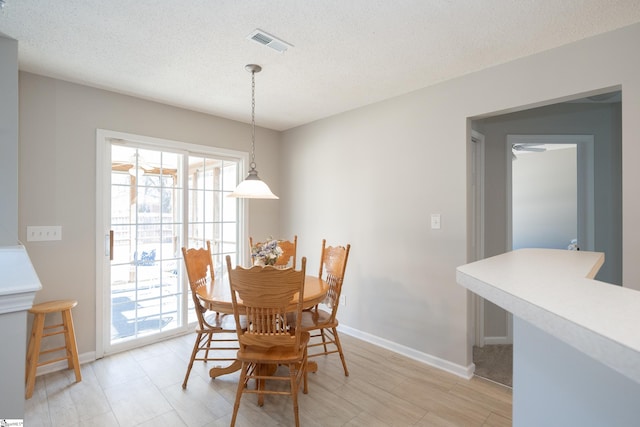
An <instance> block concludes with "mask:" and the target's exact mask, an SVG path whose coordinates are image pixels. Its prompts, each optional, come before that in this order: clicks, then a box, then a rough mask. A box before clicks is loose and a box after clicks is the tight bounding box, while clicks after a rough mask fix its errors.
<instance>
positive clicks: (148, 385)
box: [24, 335, 512, 427]
mask: <svg viewBox="0 0 640 427" xmlns="http://www.w3.org/2000/svg"><path fill="white" fill-rule="evenodd" d="M194 338H195V336H194V335H185V336H182V337H178V338H174V339H171V340H168V341H164V342H161V343H157V344H153V345H149V346H146V347H143V348H139V349H135V350H131V351H128V352H125V353H120V354H116V355H113V356H109V357H105V358H103V359H100V360H97V361H95V362H92V363H87V364H84V365H82V375H83V380H82V382H80V383H74V376H73V372H72V371H61V372H55V373H51V374H47V375H43V376H39V377H38V378H37V380H36V388H35V392H34V395H33V397H32V398H31V399H29V400H27V401H26V402H25V410H26V413H25V420H24V425H25V426H28V427H37V426H55V427H57V426H64V427H72V426H109V427H113V426H153V427H162V426H167V427H176V426H228V425H229V423H230V420H231V414H232V411H233V401H234V398H235V390H236V385H237V380H238V374H237V373H235V374H230V375H227V376H224V377H220V378H216V379H214V380H211V379H210V378H209V376H208V368H207V367H206V365H205V364H204V363H202V362H196V363H195V364H194V368H193V370H192V372H191V376H190V379H189V384H188V387H187V389H186V390H183V389H182V387H181V384H182V380H183V377H184V374H185V370H186V366H187V362H188V359H189V356H190V352H191V346H192V345H193V340H194ZM342 339H343V341H344V342H343V346H344V347H345V352H346V354H345V355H346V358H347V364H348V367H349V371H350V376H349V377H345V376H344V373H343V371H342V366H341V365H340V361H339V358H338V357H337V356H336V355H330V356H321V357H318V358H314V360H316V361H317V362H318V366H319V369H318V372H317V373H315V374H309V394H307V395H304V394H302V393H301V394H300V398H299V406H300V422H301V425H303V426H366V427H375V426H391V425H393V426H510V425H511V399H512V397H511V389H509V388H507V387H503V386H500V385H497V384H495V383H492V382H489V381H486V380H482V379H479V378H474V379H472V380H470V381H467V380H465V379H462V378H459V377H457V376H455V375H452V374H449V373H446V372H443V371H440V370H438V369H435V368H432V367H429V366H427V365H424V364H422V363H419V362H416V361H413V360H411V359H408V358H405V357H403V356H400V355H398V354H396V353H393V352H391V351H388V350H385V349H382V348H379V347H376V346H374V345H371V344H368V343H365V342H363V341H360V340H358V339H355V338H353V337H350V336H346V335H343V336H342ZM237 425H238V426H252V427H253V426H290V425H293V410H292V407H291V400H290V398H289V397H287V396H267V397H266V398H265V404H264V406H263V407H258V406H257V405H256V402H255V396H252V395H248V396H247V395H245V396H244V397H243V400H242V403H241V405H240V411H239V414H238V422H237Z"/></svg>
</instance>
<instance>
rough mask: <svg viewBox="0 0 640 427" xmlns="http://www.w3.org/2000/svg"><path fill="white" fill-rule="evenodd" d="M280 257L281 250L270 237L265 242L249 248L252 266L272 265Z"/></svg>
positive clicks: (276, 242)
mask: <svg viewBox="0 0 640 427" xmlns="http://www.w3.org/2000/svg"><path fill="white" fill-rule="evenodd" d="M280 255H282V249H281V248H280V246H279V245H278V241H277V240H273V239H272V238H271V237H269V239H267V241H266V242H264V243H258V244H256V245H254V246H252V247H251V259H252V260H253V265H262V266H265V265H274V264H275V263H276V260H277V259H278V257H279V256H280Z"/></svg>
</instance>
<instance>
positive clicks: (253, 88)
mask: <svg viewBox="0 0 640 427" xmlns="http://www.w3.org/2000/svg"><path fill="white" fill-rule="evenodd" d="M249 167H250V168H251V169H255V168H256V72H255V71H251V163H250V164H249Z"/></svg>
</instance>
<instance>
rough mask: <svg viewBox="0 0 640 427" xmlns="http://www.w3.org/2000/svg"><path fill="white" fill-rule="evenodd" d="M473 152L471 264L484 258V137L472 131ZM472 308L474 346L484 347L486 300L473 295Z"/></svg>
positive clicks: (471, 144) (470, 145) (470, 143)
mask: <svg viewBox="0 0 640 427" xmlns="http://www.w3.org/2000/svg"><path fill="white" fill-rule="evenodd" d="M469 148H470V150H471V195H470V196H471V233H470V235H471V242H470V244H471V250H470V254H469V256H470V259H469V262H472V261H477V260H481V259H483V258H484V167H485V160H484V152H485V141H484V135H483V134H481V133H480V132H477V131H475V130H471V137H470V138H469ZM471 307H472V308H473V311H474V315H473V318H474V325H475V327H474V340H473V342H474V345H476V346H478V347H483V346H484V299H483V298H482V297H481V296H479V295H477V294H475V293H473V292H472V293H471Z"/></svg>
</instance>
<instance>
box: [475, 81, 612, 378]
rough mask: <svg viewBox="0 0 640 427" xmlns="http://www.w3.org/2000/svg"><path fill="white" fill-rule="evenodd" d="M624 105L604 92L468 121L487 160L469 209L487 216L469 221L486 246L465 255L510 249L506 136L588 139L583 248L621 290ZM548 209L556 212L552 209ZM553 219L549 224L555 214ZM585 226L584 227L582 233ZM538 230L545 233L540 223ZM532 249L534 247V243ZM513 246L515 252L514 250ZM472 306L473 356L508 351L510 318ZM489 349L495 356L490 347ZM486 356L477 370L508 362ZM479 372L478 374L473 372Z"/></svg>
mask: <svg viewBox="0 0 640 427" xmlns="http://www.w3.org/2000/svg"><path fill="white" fill-rule="evenodd" d="M621 98H622V96H621V92H620V91H618V90H614V91H607V92H606V93H601V94H598V95H595V96H588V97H580V98H576V99H574V100H571V101H568V102H562V103H556V104H551V105H548V106H544V107H537V108H533V109H527V110H522V111H518V112H514V113H509V114H503V115H499V116H493V117H488V118H482V119H475V120H472V129H473V130H474V131H475V132H477V133H478V134H481V135H482V137H483V139H484V145H485V147H484V151H485V154H484V156H481V158H482V159H483V164H482V167H481V168H480V169H482V170H484V175H483V177H482V178H483V181H484V183H483V185H482V187H483V192H482V194H483V197H484V198H483V200H482V203H473V204H471V206H484V209H483V210H482V212H475V213H470V214H471V215H472V217H473V218H482V219H481V221H480V222H479V224H478V226H479V227H481V228H482V232H481V233H475V234H479V235H482V236H483V237H484V243H483V247H482V250H481V251H477V250H476V251H470V253H473V254H478V253H481V254H482V256H483V257H490V256H494V255H498V254H500V253H504V252H506V251H508V250H510V249H511V245H512V244H513V240H512V238H513V228H512V224H511V222H510V215H511V212H512V211H511V209H510V197H511V195H510V191H509V189H510V185H511V177H510V176H509V171H508V167H507V166H508V165H509V164H510V162H512V158H513V153H514V151H513V150H512V146H511V145H508V144H507V136H508V135H544V136H545V137H548V136H549V135H552V134H557V135H590V136H592V138H593V173H594V176H595V177H596V178H597V179H594V185H593V188H592V189H591V190H589V191H590V193H591V195H592V197H593V205H592V208H593V213H592V215H593V218H592V223H593V232H592V236H591V239H592V241H591V243H589V242H586V241H585V245H583V246H582V248H588V249H592V250H596V251H599V252H604V253H605V265H604V266H603V267H602V269H601V270H600V272H599V273H598V275H597V277H596V279H598V280H603V281H606V282H609V283H613V284H618V285H619V284H621V281H622V226H621V224H622V203H621V200H622V196H621V194H622V175H621V164H622V137H621V134H622V121H621V110H622V101H621ZM516 156H517V153H516ZM471 157H473V156H471ZM477 158H480V157H478V156H476V161H477ZM476 168H477V166H472V167H471V169H470V173H471V172H472V171H473V170H475V169H476ZM471 175H472V173H471ZM584 179H585V178H584V177H581V178H578V177H576V180H577V181H576V184H578V183H584ZM473 187H474V185H473V184H472V186H471V187H470V191H473ZM549 209H551V210H553V207H550V208H549ZM552 214H553V212H552ZM550 218H553V215H551V217H550ZM472 222H473V221H472ZM584 224H585V223H581V224H580V225H579V227H580V226H584ZM587 224H588V222H587ZM553 225H554V226H555V225H556V224H553ZM541 226H542V227H544V224H542V225H541ZM549 228H551V226H550V227H549ZM471 240H473V239H471ZM565 240H566V239H565ZM571 240H573V239H570V241H569V242H567V244H566V248H567V249H569V247H570V245H571ZM525 245H526V244H525ZM531 245H532V246H533V247H535V246H538V247H539V244H538V243H532V244H531ZM515 247H516V245H514V248H515ZM472 305H473V307H474V311H475V313H474V317H473V319H474V321H475V326H476V328H475V335H476V337H475V347H476V348H475V349H474V350H478V349H482V350H487V349H485V348H484V347H486V346H493V345H497V346H509V345H510V344H511V328H510V324H511V319H510V315H509V313H507V312H505V311H504V310H503V309H501V308H499V307H498V306H496V305H494V304H492V303H491V302H489V301H483V300H481V299H478V300H477V301H476V302H475V304H472ZM488 350H495V349H493V348H489V349H488ZM484 353H488V354H489V356H488V357H485V359H486V360H484V362H481V361H479V360H477V359H476V357H474V363H476V365H483V364H484V365H485V366H486V365H487V364H488V365H491V364H492V363H494V362H495V361H496V360H503V361H504V360H506V359H508V357H507V358H506V359H505V358H504V357H502V356H501V357H496V358H492V357H491V356H490V354H491V353H496V352H495V351H488V352H484ZM507 353H510V352H507ZM509 355H510V354H509ZM483 357H484V356H483ZM494 359H495V360H494ZM499 363H503V364H504V363H508V362H499ZM500 368H503V366H502V367H500ZM489 369H490V368H489ZM476 371H477V372H478V371H480V369H479V368H478V366H477V367H476ZM488 375H489V374H488ZM499 382H501V381H499Z"/></svg>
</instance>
